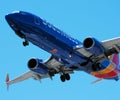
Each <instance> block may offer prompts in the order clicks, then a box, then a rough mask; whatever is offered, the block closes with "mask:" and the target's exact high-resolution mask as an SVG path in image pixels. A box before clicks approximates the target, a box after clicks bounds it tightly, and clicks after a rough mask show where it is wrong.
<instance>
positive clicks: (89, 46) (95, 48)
mask: <svg viewBox="0 0 120 100" xmlns="http://www.w3.org/2000/svg"><path fill="white" fill-rule="evenodd" d="M83 46H84V48H85V49H86V50H87V51H88V52H89V53H91V54H93V55H95V56H98V55H101V54H103V53H104V51H105V50H104V47H103V46H102V44H101V43H100V42H99V41H98V40H96V39H95V38H92V37H88V38H86V39H85V40H84V42H83Z"/></svg>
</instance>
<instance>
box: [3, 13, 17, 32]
mask: <svg viewBox="0 0 120 100" xmlns="http://www.w3.org/2000/svg"><path fill="white" fill-rule="evenodd" d="M18 15H19V12H18V11H17V12H13V13H11V14H8V15H6V16H5V19H6V21H7V22H8V24H9V25H10V27H11V28H12V29H14V30H16V27H15V26H16V23H17V22H18V20H19V17H18Z"/></svg>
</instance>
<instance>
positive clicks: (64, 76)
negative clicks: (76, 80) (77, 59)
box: [60, 74, 70, 82]
mask: <svg viewBox="0 0 120 100" xmlns="http://www.w3.org/2000/svg"><path fill="white" fill-rule="evenodd" d="M60 79H61V81H62V82H65V80H70V75H69V74H62V75H61V76H60Z"/></svg>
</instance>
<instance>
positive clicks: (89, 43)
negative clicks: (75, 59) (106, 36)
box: [83, 38, 94, 49]
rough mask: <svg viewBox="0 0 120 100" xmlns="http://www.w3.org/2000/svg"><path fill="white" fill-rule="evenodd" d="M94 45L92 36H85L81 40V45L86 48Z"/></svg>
mask: <svg viewBox="0 0 120 100" xmlns="http://www.w3.org/2000/svg"><path fill="white" fill-rule="evenodd" d="M93 45H94V40H93V39H92V38H86V39H85V40H84V42H83V46H84V47H85V48H86V49H89V48H91V47H92V46H93Z"/></svg>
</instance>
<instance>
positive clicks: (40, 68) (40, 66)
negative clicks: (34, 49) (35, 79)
mask: <svg viewBox="0 0 120 100" xmlns="http://www.w3.org/2000/svg"><path fill="white" fill-rule="evenodd" d="M28 68H29V69H30V70H31V71H33V72H36V73H39V74H47V73H49V69H48V68H47V66H45V65H44V63H42V60H40V59H35V58H32V59H30V60H29V61H28Z"/></svg>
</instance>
